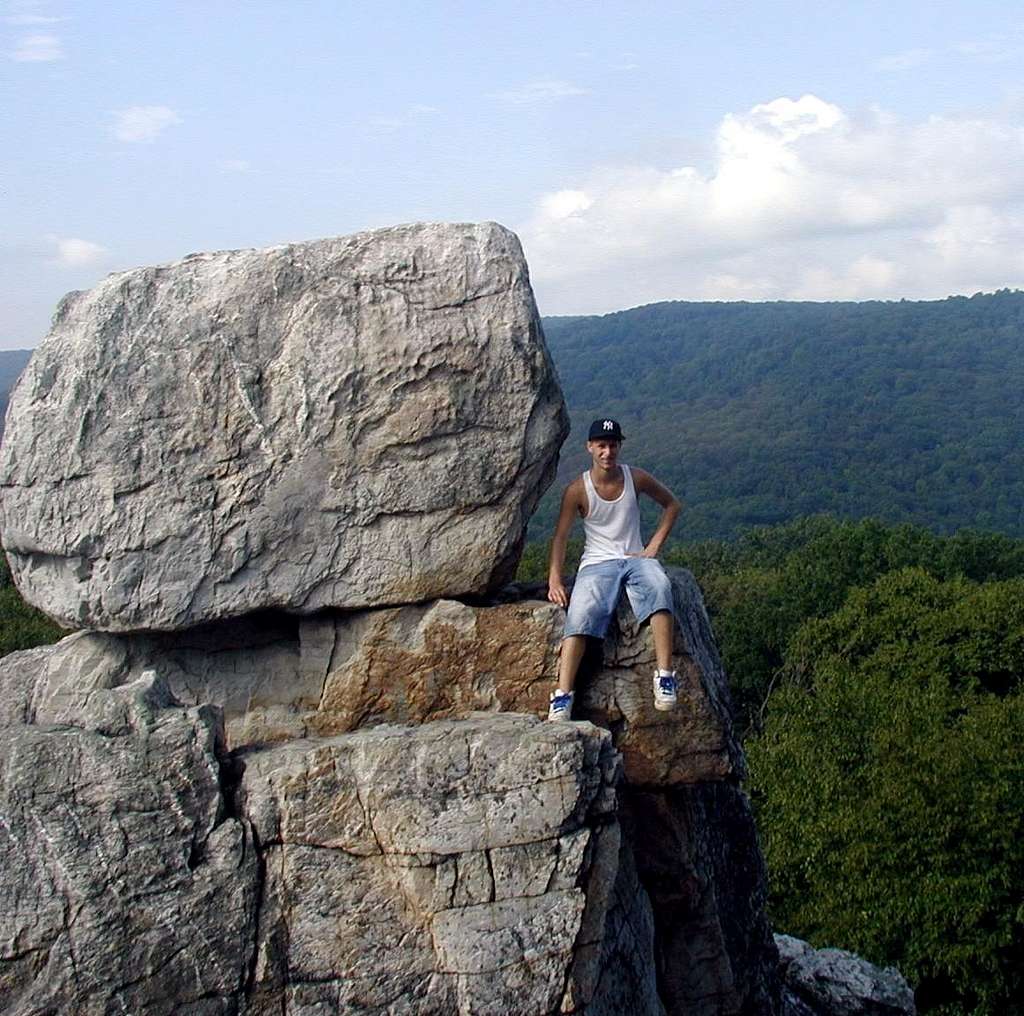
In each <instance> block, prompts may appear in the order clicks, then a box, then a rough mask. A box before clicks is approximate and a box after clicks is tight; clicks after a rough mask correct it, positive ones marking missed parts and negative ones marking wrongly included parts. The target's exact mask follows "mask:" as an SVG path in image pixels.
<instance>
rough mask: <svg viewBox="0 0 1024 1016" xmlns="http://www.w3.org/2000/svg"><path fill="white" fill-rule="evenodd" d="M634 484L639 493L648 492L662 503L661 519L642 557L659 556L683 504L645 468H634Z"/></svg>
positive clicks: (647, 493) (649, 495)
mask: <svg viewBox="0 0 1024 1016" xmlns="http://www.w3.org/2000/svg"><path fill="white" fill-rule="evenodd" d="M632 472H633V486H634V487H635V488H636V492H637V493H638V494H646V495H647V496H648V497H650V498H653V499H654V500H655V501H657V502H658V504H660V505H661V509H662V511H661V519H660V521H659V522H658V528H657V529H655V531H654V535H653V536H652V537H651V538H650V540H649V541H648V542H647V546H646V547H644V550H643V553H642V554H641V555H640V557H657V556H658V554H659V553H660V552H661V547H662V544H664V542H665V540H667V539H668V534H669V533H670V532H671V531H672V527H673V526H674V525H675V523H676V519H677V518H678V517H679V512H680V510H681V509H682V505H681V504H680V503H679V501H678V500H677V499H676V497H675V495H674V494H673V493H672V491H670V490H669V489H668V487H666V486H665V485H664V484H662V483H659V482H658V481H657V480H656V479H655V478H654V477H653V476H651V474H650V473H648V472H646V471H645V470H643V469H633V470H632Z"/></svg>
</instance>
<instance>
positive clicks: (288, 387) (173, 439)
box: [0, 223, 567, 631]
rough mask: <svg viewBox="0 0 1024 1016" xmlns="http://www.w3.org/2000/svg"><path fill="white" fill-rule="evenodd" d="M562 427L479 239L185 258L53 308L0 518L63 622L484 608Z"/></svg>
mask: <svg viewBox="0 0 1024 1016" xmlns="http://www.w3.org/2000/svg"><path fill="white" fill-rule="evenodd" d="M566 432H567V425H566V416H565V410H564V406H563V403H562V397H561V393H560V391H559V389H558V385H557V381H556V380H555V375H554V371H553V368H552V365H551V361H550V358H549V357H548V354H547V351H546V348H545V346H544V342H543V338H542V336H541V332H540V325H539V318H538V317H537V312H536V308H535V306H534V302H533V297H532V293H531V291H530V286H529V279H528V275H527V269H526V264H525V261H524V260H523V256H522V252H521V250H520V247H519V243H518V241H517V240H516V238H515V237H514V236H513V235H512V234H511V233H509V232H508V231H507V230H505V229H503V228H501V227H500V226H497V225H495V224H493V223H487V224H482V225H415V226H401V227H395V228H392V229H385V230H379V231H376V232H372V233H361V234H357V235H355V236H349V237H341V238H336V239H331V240H321V241H317V242H313V243H305V244H294V245H290V246H283V247H275V248H270V249H268V250H262V251H251V250H250V251H229V252H223V253H218V254H200V255H193V256H191V257H188V258H186V259H184V260H183V261H179V262H177V263H174V264H170V265H164V266H160V267H156V268H142V269H137V270H134V271H130V272H124V273H121V274H118V275H113V276H111V277H109V278H108V279H106V280H105V281H104V282H102V283H101V284H100V285H99V286H97V287H96V288H95V289H93V290H91V291H90V292H88V293H76V294H71V295H70V296H69V297H67V298H65V300H64V302H63V303H62V304H61V306H60V307H59V308H58V312H57V314H56V317H55V320H54V326H53V330H52V331H51V333H50V334H49V335H48V336H47V338H46V339H45V340H44V341H43V343H42V345H41V346H40V347H39V349H38V350H37V351H36V353H35V355H34V356H33V358H32V360H31V362H30V364H29V366H28V367H27V368H26V370H25V372H24V374H23V375H22V378H21V380H20V382H19V384H18V386H17V388H16V389H15V391H14V393H13V395H12V397H11V403H10V409H9V412H8V416H7V425H6V431H5V434H4V440H3V448H2V452H0V490H2V494H3V497H2V501H0V505H2V507H0V529H2V533H3V541H4V546H5V548H6V550H7V553H8V557H9V559H10V563H11V568H12V571H13V574H14V577H15V581H16V582H17V584H18V587H19V589H20V590H21V592H22V595H23V596H24V597H25V598H26V599H27V600H28V601H29V602H31V603H33V604H35V605H36V606H38V607H40V608H41V609H42V610H44V611H46V612H47V613H48V614H50V615H51V616H53V617H55V618H56V619H58V620H59V621H61V622H63V623H66V624H69V625H72V626H80V627H89V628H95V629H103V630H110V631H128V630H134V629H162V630H175V629H182V628H186V627H188V626H191V625H196V624H199V623H202V622H204V621H208V620H211V619H216V618H226V617H231V616H235V615H241V614H245V613H248V612H251V611H254V610H259V609H263V608H281V609H284V610H289V611H295V612H300V613H309V612H312V611H315V610H317V609H319V608H322V607H363V606H369V605H377V604H396V603H411V602H418V601H425V600H429V599H432V598H435V597H439V596H451V595H461V594H468V593H482V592H484V591H486V590H488V589H490V588H494V587H495V586H497V585H499V584H500V583H502V582H504V581H506V580H507V578H508V577H509V573H510V571H511V569H512V568H513V567H514V566H515V562H516V559H517V556H518V551H519V548H520V545H521V540H522V534H523V531H524V527H525V522H526V519H527V518H528V517H529V515H530V513H531V511H532V509H533V507H534V506H535V504H536V502H537V499H538V498H539V496H540V495H541V494H542V493H543V491H544V489H545V487H546V486H547V484H548V483H549V482H550V480H551V478H552V476H553V470H554V464H555V457H556V454H557V451H558V447H559V445H560V444H561V442H562V440H563V439H564V437H565V434H566Z"/></svg>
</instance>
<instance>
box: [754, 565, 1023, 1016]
mask: <svg viewBox="0 0 1024 1016" xmlns="http://www.w3.org/2000/svg"><path fill="white" fill-rule="evenodd" d="M1022 677H1024V580H1021V579H1015V580H1009V581H1003V582H996V583H989V584H985V585H978V584H976V583H973V582H971V581H969V580H966V579H963V578H952V579H949V580H946V581H941V580H939V579H937V578H935V577H934V576H932V575H929V574H928V573H927V572H925V571H924V570H922V569H919V568H914V569H904V570H900V571H897V572H893V573H890V574H886V575H884V576H882V577H881V578H879V579H877V580H876V581H875V582H874V583H872V584H871V585H869V586H867V587H865V588H863V589H859V590H856V591H855V592H853V593H852V594H851V595H850V597H849V599H848V601H847V602H846V603H845V604H844V606H843V607H841V608H840V609H839V610H838V611H836V612H835V613H833V614H832V615H831V616H829V617H827V618H824V619H819V620H812V621H809V622H807V623H806V624H805V625H804V626H803V627H801V629H800V630H799V631H798V632H797V634H796V636H795V637H794V639H793V641H792V644H791V651H790V656H789V659H788V661H787V665H786V671H785V680H784V681H783V683H782V684H781V686H780V687H778V688H777V689H776V690H775V692H774V693H773V695H772V697H771V699H770V701H769V707H768V723H767V724H766V726H765V729H764V732H763V733H762V734H761V735H760V736H759V737H756V738H753V739H752V740H751V741H750V742H749V744H748V751H749V756H750V762H751V772H752V789H753V791H754V794H755V800H756V802H757V805H758V811H759V824H760V829H761V833H762V836H763V838H764V843H765V852H766V857H767V861H768V866H769V870H770V872H771V878H772V913H773V918H774V921H775V923H776V925H777V926H778V927H781V928H785V929H786V930H787V931H791V932H793V933H794V934H798V935H802V936H804V937H806V938H808V939H809V940H810V941H811V942H813V943H815V944H818V945H838V946H842V947H844V948H848V949H852V950H853V951H855V952H858V953H860V954H861V955H863V956H865V957H867V958H868V959H870V960H872V961H874V962H876V963H895V964H897V965H898V966H899V967H900V969H901V970H902V971H903V972H904V973H905V974H906V975H907V976H908V977H909V978H910V979H911V981H912V982H916V983H918V985H919V991H918V1001H919V1004H920V1006H921V1008H922V1010H930V1011H935V1012H944V1013H950V1014H952V1013H972V1014H976V1016H996V1014H999V1016H1016V1014H1019V1013H1020V1012H1021V1011H1022V1009H1021V1008H1020V1002H1019V998H1020V995H1021V990H1022V988H1024V980H1022V975H1021V972H1022V971H1024V751H1022V744H1021V739H1022V734H1024V687H1022Z"/></svg>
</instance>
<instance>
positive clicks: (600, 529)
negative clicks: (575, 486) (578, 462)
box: [580, 463, 644, 568]
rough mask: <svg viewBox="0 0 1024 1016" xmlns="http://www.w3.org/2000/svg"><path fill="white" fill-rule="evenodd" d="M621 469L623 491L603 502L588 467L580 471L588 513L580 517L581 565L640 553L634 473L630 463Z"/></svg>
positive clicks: (582, 566)
mask: <svg viewBox="0 0 1024 1016" xmlns="http://www.w3.org/2000/svg"><path fill="white" fill-rule="evenodd" d="M619 465H620V466H621V468H622V493H621V494H620V495H619V496H618V497H617V498H616V499H615V500H614V501H605V499H604V498H603V497H601V496H600V495H599V494H598V493H597V490H596V489H595V487H594V481H593V480H592V479H591V478H590V470H589V469H588V470H587V471H586V472H585V473H584V474H583V486H584V489H585V490H586V492H587V515H586V518H584V520H583V533H584V535H585V542H584V544H583V557H582V558H580V567H581V568H584V567H586V566H587V565H588V564H597V563H598V562H599V561H617V560H619V559H620V558H623V557H628V556H629V555H630V554H639V553H640V552H641V551H642V550H643V549H644V545H643V542H642V541H641V539H640V506H639V505H638V504H637V501H636V490H635V488H634V487H633V476H632V474H631V473H630V471H629V466H626V465H623V464H622V463H619Z"/></svg>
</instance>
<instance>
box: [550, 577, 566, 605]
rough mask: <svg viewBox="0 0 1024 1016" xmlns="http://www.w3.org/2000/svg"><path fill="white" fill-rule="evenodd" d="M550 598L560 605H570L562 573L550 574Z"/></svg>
mask: <svg viewBox="0 0 1024 1016" xmlns="http://www.w3.org/2000/svg"><path fill="white" fill-rule="evenodd" d="M548 599H549V600H550V601H551V602H552V603H557V604H558V605H559V606H560V607H568V606H569V594H568V593H567V592H566V591H565V586H564V584H563V583H562V577H561V575H558V576H555V575H549V576H548Z"/></svg>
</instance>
